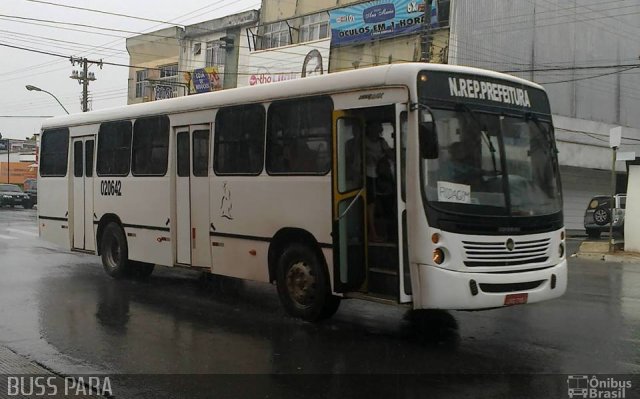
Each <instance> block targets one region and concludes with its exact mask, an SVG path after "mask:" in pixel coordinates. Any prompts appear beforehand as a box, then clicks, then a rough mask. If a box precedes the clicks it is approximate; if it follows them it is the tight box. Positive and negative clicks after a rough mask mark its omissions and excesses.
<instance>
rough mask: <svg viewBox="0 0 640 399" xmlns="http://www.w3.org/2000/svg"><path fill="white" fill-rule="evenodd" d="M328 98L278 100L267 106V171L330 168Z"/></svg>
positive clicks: (306, 171) (318, 171)
mask: <svg viewBox="0 0 640 399" xmlns="http://www.w3.org/2000/svg"><path fill="white" fill-rule="evenodd" d="M331 110H332V103H331V99H330V98H327V97H320V98H310V99H303V100H300V99H297V100H285V101H278V102H274V103H273V104H271V106H270V107H269V118H268V127H267V172H269V173H271V174H305V175H321V174H325V173H327V172H328V171H329V169H330V165H331V159H330V152H329V151H330V150H329V148H330V146H329V143H330V140H331Z"/></svg>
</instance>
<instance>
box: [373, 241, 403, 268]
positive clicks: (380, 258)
mask: <svg viewBox="0 0 640 399" xmlns="http://www.w3.org/2000/svg"><path fill="white" fill-rule="evenodd" d="M368 259H369V266H372V267H378V268H381V269H387V268H388V267H387V266H388V265H391V266H392V268H394V269H397V267H396V265H397V264H398V250H397V248H396V247H371V246H369V253H368Z"/></svg>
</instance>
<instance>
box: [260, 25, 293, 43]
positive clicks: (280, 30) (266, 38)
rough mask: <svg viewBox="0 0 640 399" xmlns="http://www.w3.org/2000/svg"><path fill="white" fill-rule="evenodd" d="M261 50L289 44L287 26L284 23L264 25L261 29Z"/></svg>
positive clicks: (289, 37)
mask: <svg viewBox="0 0 640 399" xmlns="http://www.w3.org/2000/svg"><path fill="white" fill-rule="evenodd" d="M263 29H264V33H263V35H262V47H261V48H262V49H263V50H264V49H268V48H275V47H282V46H287V45H289V44H291V35H290V33H289V25H287V23H286V22H285V21H280V22H276V23H273V24H269V25H265V26H264V27H263Z"/></svg>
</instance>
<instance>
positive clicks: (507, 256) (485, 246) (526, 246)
mask: <svg viewBox="0 0 640 399" xmlns="http://www.w3.org/2000/svg"><path fill="white" fill-rule="evenodd" d="M513 244H514V245H513V249H512V250H509V249H508V248H507V243H506V240H505V241H492V242H473V241H463V242H462V245H463V247H464V251H465V260H464V264H465V266H467V267H493V266H518V265H526V264H531V263H542V262H546V261H547V260H548V259H549V257H548V255H547V254H548V250H549V245H550V244H551V239H550V238H544V239H539V240H521V241H519V240H517V239H515V240H513Z"/></svg>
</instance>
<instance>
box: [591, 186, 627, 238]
mask: <svg viewBox="0 0 640 399" xmlns="http://www.w3.org/2000/svg"><path fill="white" fill-rule="evenodd" d="M613 198H614V201H615V203H614V206H613V210H612V209H611V196H610V195H597V196H595V197H593V198H592V199H591V201H589V204H588V205H587V210H586V211H585V213H584V229H585V230H586V231H587V235H588V236H589V237H590V238H598V237H600V233H602V232H603V231H609V224H610V223H611V221H613V223H612V224H613V231H614V232H619V233H623V234H624V210H625V207H626V202H627V194H616V195H615V196H614V197H613Z"/></svg>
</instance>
